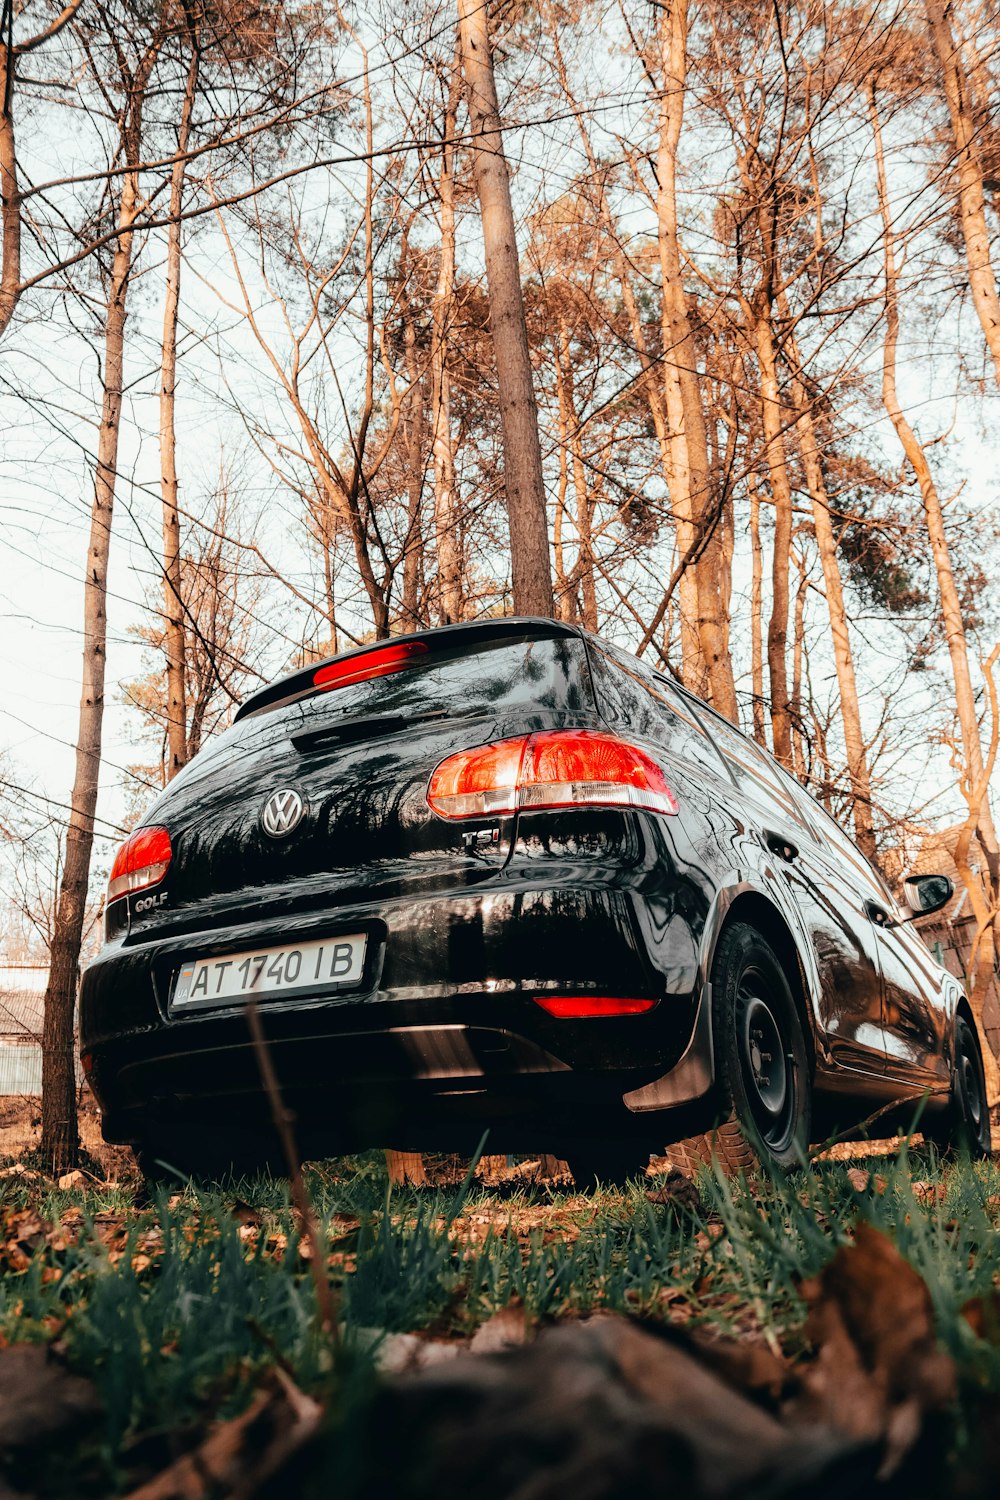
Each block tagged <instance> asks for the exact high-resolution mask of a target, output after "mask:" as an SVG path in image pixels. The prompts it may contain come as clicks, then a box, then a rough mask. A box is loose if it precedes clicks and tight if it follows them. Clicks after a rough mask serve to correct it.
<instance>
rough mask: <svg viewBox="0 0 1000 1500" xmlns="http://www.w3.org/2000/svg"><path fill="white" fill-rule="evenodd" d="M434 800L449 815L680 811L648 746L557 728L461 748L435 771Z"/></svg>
mask: <svg viewBox="0 0 1000 1500" xmlns="http://www.w3.org/2000/svg"><path fill="white" fill-rule="evenodd" d="M427 801H428V802H429V804H430V806H431V807H432V808H433V810H434V811H435V812H436V813H438V814H440V816H441V817H442V818H489V817H494V816H497V815H498V814H502V813H512V812H516V811H517V810H518V809H519V808H542V807H588V806H589V807H644V808H646V809H648V810H649V811H650V812H658V813H665V814H667V815H670V814H673V813H676V812H677V798H676V797H675V796H674V794H673V792H672V791H671V790H670V788H669V786H668V785H667V782H666V778H665V777H664V775H663V772H662V771H661V770H660V767H659V766H658V765H657V764H656V761H655V760H653V758H652V757H651V756H650V755H647V754H646V752H645V750H640V749H639V747H638V746H637V745H631V744H629V743H628V741H627V740H621V739H619V738H618V736H617V735H613V734H602V733H600V732H598V731H596V730H591V729H552V730H546V731H545V732H544V733H541V734H526V735H522V736H520V738H518V739H511V740H500V741H498V742H497V743H496V744H493V745H477V746H476V747H475V748H474V749H472V750H460V751H459V752H458V754H457V755H449V757H448V759H447V760H443V761H442V762H441V764H440V765H439V766H438V767H437V769H436V771H435V772H434V773H433V775H432V776H431V779H430V784H429V785H428V788H427Z"/></svg>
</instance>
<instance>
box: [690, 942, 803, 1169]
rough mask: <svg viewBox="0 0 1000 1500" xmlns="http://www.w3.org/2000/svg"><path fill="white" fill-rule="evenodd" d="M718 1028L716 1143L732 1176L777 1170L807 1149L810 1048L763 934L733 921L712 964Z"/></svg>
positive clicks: (793, 1164) (798, 1162) (797, 1163)
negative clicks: (750, 1170) (720, 1109)
mask: <svg viewBox="0 0 1000 1500" xmlns="http://www.w3.org/2000/svg"><path fill="white" fill-rule="evenodd" d="M712 1025H713V1031H714V1037H715V1063H716V1075H717V1081H718V1085H719V1089H720V1093H721V1096H722V1099H721V1102H722V1106H723V1109H724V1111H725V1113H724V1116H723V1119H722V1122H721V1123H720V1125H719V1126H718V1127H717V1130H716V1131H715V1133H714V1137H713V1138H712V1139H714V1144H715V1149H716V1152H717V1155H718V1156H719V1158H720V1160H721V1162H722V1165H723V1166H724V1167H725V1168H727V1169H728V1170H740V1169H743V1170H745V1169H747V1168H749V1167H752V1166H753V1164H754V1159H755V1158H756V1160H757V1161H759V1162H760V1163H761V1165H763V1166H765V1167H768V1168H770V1169H771V1170H773V1171H777V1172H790V1171H793V1170H794V1169H795V1168H797V1167H801V1166H804V1165H805V1164H806V1160H807V1152H808V1147H809V1124H810V1117H811V1104H812V1100H811V1094H810V1078H809V1050H808V1047H807V1045H806V1039H805V1033H804V1030H803V1026H802V1020H801V1017H800V1015H799V1009H798V1006H797V1005H796V1003H795V997H794V996H793V994H792V990H791V986H790V985H789V982H788V978H787V976H786V974H785V971H784V969H783V968H782V966H781V963H780V962H779V960H778V958H777V956H776V955H775V953H774V951H773V949H772V948H771V947H770V946H769V944H768V943H767V942H766V941H765V939H764V938H763V937H761V935H760V933H758V932H757V931H755V929H754V928H752V927H750V926H748V925H747V924H746V923H744V922H734V923H733V924H732V926H730V927H728V928H727V929H726V931H725V932H724V933H723V934H722V937H721V938H720V939H719V946H718V948H717V950H716V955H715V961H714V963H713V965H712Z"/></svg>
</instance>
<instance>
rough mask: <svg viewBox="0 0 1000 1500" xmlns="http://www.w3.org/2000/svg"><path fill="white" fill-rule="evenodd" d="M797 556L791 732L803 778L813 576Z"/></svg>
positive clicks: (798, 771)
mask: <svg viewBox="0 0 1000 1500" xmlns="http://www.w3.org/2000/svg"><path fill="white" fill-rule="evenodd" d="M793 560H794V562H795V566H796V568H797V569H798V574H799V581H798V584H797V586H796V589H795V614H794V626H793V629H792V691H791V697H790V704H791V714H790V718H791V732H792V769H793V770H794V772H795V774H796V776H797V777H798V778H799V780H800V781H804V780H805V776H806V757H805V750H804V747H803V743H802V660H803V653H804V651H805V642H806V589H807V587H808V585H809V576H808V573H807V572H806V563H805V558H804V557H802V556H801V555H800V554H799V553H798V552H795V553H793Z"/></svg>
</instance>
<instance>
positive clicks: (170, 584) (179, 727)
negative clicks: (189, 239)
mask: <svg viewBox="0 0 1000 1500" xmlns="http://www.w3.org/2000/svg"><path fill="white" fill-rule="evenodd" d="M185 18H186V22H187V39H188V41H189V43H190V46H191V61H190V63H189V65H188V71H187V78H186V80H185V84H184V98H183V101H182V103H181V117H180V124H179V126H178V131H177V157H176V159H175V161H174V165H173V169H172V170H171V174H170V226H169V228H168V230H167V289H166V298H165V302H164V308H163V344H162V352H161V358H160V498H161V501H162V506H163V642H164V652H165V655H166V658H167V705H166V706H167V767H166V770H167V780H168V781H170V780H171V779H172V778H173V777H174V776H176V775H177V772H178V771H179V770H180V769H181V767H182V766H185V765H186V764H187V762H188V758H189V751H188V742H187V694H186V690H185V684H184V675H185V662H184V656H185V638H186V632H185V626H184V598H183V593H182V586H183V577H182V570H181V527H180V519H179V516H178V511H177V431H176V427H175V424H174V412H175V405H176V402H175V395H176V390H177V317H178V311H179V307H180V291H181V209H182V206H183V205H182V198H183V193H184V177H185V172H186V168H187V162H186V156H187V150H188V144H189V142H190V139H191V119H192V115H193V114H194V101H195V97H196V95H197V92H198V71H199V65H200V61H201V55H200V42H199V37H198V28H197V24H196V23H195V21H194V19H193V17H192V16H191V14H190V12H189V11H188V10H187V8H186V7H185Z"/></svg>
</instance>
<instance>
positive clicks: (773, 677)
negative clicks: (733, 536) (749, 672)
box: [753, 306, 792, 768]
mask: <svg viewBox="0 0 1000 1500" xmlns="http://www.w3.org/2000/svg"><path fill="white" fill-rule="evenodd" d="M753 336H754V347H755V349H756V351H757V364H758V367H759V370H760V416H761V427H762V429H763V434H764V451H765V456H766V460H767V469H768V477H769V480H770V486H771V499H772V500H773V501H774V544H773V552H772V555H771V615H770V618H769V620H768V622H767V670H768V678H769V681H770V685H771V734H772V737H773V741H774V753H775V755H776V756H777V758H778V760H780V761H782V762H783V764H784V765H786V766H788V767H789V768H790V767H791V764H792V729H791V712H790V704H789V701H788V661H787V645H788V566H789V560H790V557H791V545H792V487H791V484H790V482H789V478H788V459H787V455H786V452H785V436H784V431H783V420H782V406H781V396H780V391H779V387H778V362H777V354H776V351H775V347H774V329H773V327H772V325H771V314H770V307H769V306H768V307H766V308H757V309H755V312H754V326H753Z"/></svg>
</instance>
